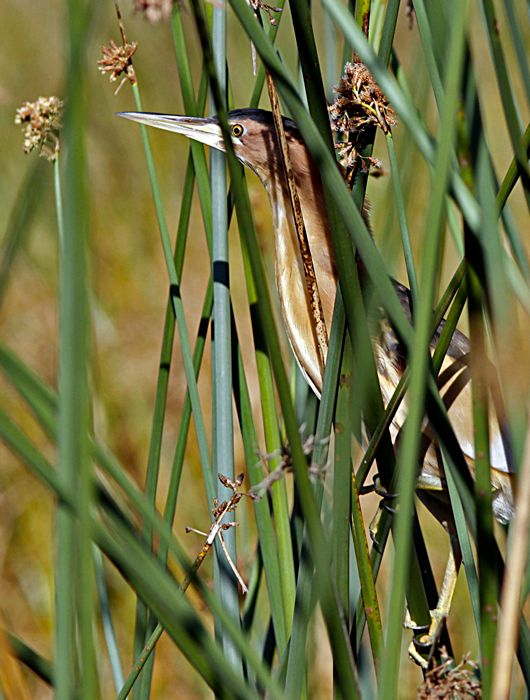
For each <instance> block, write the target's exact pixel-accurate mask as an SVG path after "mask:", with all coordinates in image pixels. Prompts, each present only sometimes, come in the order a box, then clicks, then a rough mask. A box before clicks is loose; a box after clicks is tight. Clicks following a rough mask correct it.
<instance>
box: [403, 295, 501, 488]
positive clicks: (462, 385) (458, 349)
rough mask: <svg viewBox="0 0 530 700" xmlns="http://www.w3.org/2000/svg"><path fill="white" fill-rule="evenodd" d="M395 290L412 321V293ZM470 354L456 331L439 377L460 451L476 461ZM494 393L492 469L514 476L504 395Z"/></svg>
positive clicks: (442, 394) (435, 338) (491, 446)
mask: <svg viewBox="0 0 530 700" xmlns="http://www.w3.org/2000/svg"><path fill="white" fill-rule="evenodd" d="M394 287H395V289H396V292H397V295H398V298H399V300H400V302H401V305H402V307H403V310H404V311H405V314H406V315H407V317H408V318H409V319H411V318H412V313H411V312H412V307H411V293H410V290H409V289H407V287H405V286H404V285H402V284H400V283H399V282H394ZM444 324H445V321H442V322H441V323H440V325H439V326H438V328H437V329H436V332H435V333H434V335H433V338H432V340H431V344H430V347H431V351H434V348H435V347H436V343H437V342H438V339H439V337H440V333H441V331H442V329H443V327H444ZM469 351H470V343H469V339H468V338H467V337H466V336H465V335H464V334H463V333H461V332H460V331H458V330H455V332H454V333H453V336H452V338H451V342H450V343H449V348H448V350H447V354H446V356H445V358H444V360H443V363H442V367H441V369H440V372H439V375H438V385H439V387H440V393H441V396H442V398H443V399H444V402H445V404H446V406H447V409H448V414H449V418H450V419H451V425H452V427H453V430H454V432H455V435H456V437H457V439H458V442H459V444H460V448H461V450H462V452H463V453H464V455H466V457H468V458H469V459H471V460H474V459H475V449H474V444H473V419H472V409H471V385H470V376H471V372H470V364H469V360H470V356H469ZM493 394H494V395H495V399H496V400H494V401H493V402H492V410H491V415H490V426H489V428H490V461H491V466H492V467H493V468H494V469H496V470H498V471H500V472H505V473H508V474H511V473H513V468H512V466H511V465H512V464H513V460H512V459H511V450H510V446H509V441H508V438H507V430H506V427H505V425H504V423H503V419H502V408H501V406H500V401H499V400H498V399H497V396H498V395H499V394H500V392H498V391H494V392H493ZM499 416H500V419H499Z"/></svg>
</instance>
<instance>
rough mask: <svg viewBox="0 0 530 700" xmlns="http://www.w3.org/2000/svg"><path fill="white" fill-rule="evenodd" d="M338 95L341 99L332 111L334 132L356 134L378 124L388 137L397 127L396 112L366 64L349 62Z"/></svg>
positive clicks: (337, 91) (330, 111)
mask: <svg viewBox="0 0 530 700" xmlns="http://www.w3.org/2000/svg"><path fill="white" fill-rule="evenodd" d="M335 92H336V93H337V95H338V97H337V99H336V100H335V102H334V103H333V104H332V105H331V106H330V107H329V108H328V109H329V113H330V115H331V123H332V128H333V130H334V131H340V132H343V131H356V130H358V129H364V128H365V127H367V126H369V125H371V124H374V125H375V126H378V127H379V128H380V129H382V130H383V131H384V133H385V134H386V133H388V132H389V131H390V127H392V126H395V125H396V120H395V118H394V110H393V109H392V107H390V105H389V104H388V100H387V98H386V97H385V95H384V94H383V93H382V91H381V89H380V87H379V86H378V85H377V83H376V82H375V80H374V79H373V77H372V74H371V73H370V71H369V70H368V68H367V67H366V66H365V65H364V63H361V62H359V61H356V62H355V63H346V65H345V66H344V75H343V76H342V78H341V80H340V83H339V84H338V85H337V86H336V87H335Z"/></svg>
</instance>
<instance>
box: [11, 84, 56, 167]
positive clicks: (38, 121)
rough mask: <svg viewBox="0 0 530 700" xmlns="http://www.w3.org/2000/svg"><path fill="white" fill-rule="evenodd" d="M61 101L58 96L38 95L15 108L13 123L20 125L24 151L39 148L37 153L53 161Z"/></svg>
mask: <svg viewBox="0 0 530 700" xmlns="http://www.w3.org/2000/svg"><path fill="white" fill-rule="evenodd" d="M62 111H63V102H62V100H60V99H59V98H58V97H53V96H52V97H39V99H38V100H37V101H36V102H24V104H23V105H22V107H19V108H18V109H17V113H16V116H15V124H20V125H21V126H22V131H23V133H24V153H30V152H31V151H33V150H35V149H39V155H41V156H42V157H43V158H46V159H47V160H49V161H54V160H55V159H56V158H57V154H58V153H59V130H60V128H61V116H62Z"/></svg>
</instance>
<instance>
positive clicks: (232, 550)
mask: <svg viewBox="0 0 530 700" xmlns="http://www.w3.org/2000/svg"><path fill="white" fill-rule="evenodd" d="M212 48H213V58H214V64H215V70H216V73H217V77H218V83H219V88H220V90H221V93H222V95H223V98H224V99H225V100H226V89H227V84H226V7H225V6H214V9H213V27H212ZM211 105H212V109H213V111H216V104H215V102H214V100H213V99H212V103H211ZM210 181H211V188H212V242H213V261H212V262H213V330H212V339H213V362H212V365H213V377H212V393H213V399H214V406H213V411H214V413H213V432H214V435H213V445H214V459H213V467H214V471H215V472H216V473H220V474H223V475H224V476H227V477H228V478H229V479H234V444H233V414H232V349H231V346H232V340H231V326H230V278H229V265H228V218H227V206H226V189H227V188H226V163H225V156H224V154H223V153H221V152H220V151H218V150H216V149H212V150H211V153H210ZM230 495H231V492H230V490H229V489H226V487H224V486H223V485H222V484H221V483H220V482H218V484H217V497H218V499H219V501H220V502H221V501H223V500H225V499H227V498H229V497H230ZM233 520H234V513H231V514H229V515H228V516H227V518H226V521H227V522H231V521H233ZM223 536H224V540H225V543H226V547H227V550H228V553H229V554H230V557H231V559H232V561H233V562H234V563H236V562H237V554H236V531H235V528H231V529H229V530H227V531H226V532H225V533H224V535H223ZM217 545H218V546H217V547H216V555H217V569H216V573H218V575H217V576H216V579H217V580H216V587H217V588H218V591H219V595H220V598H221V600H222V601H223V604H224V606H225V607H226V609H227V610H228V611H230V613H231V614H232V615H233V617H234V619H235V620H237V621H239V600H238V589H237V581H236V579H235V577H234V574H233V572H232V571H231V569H230V567H229V564H228V562H227V561H226V558H225V555H224V553H223V552H222V550H221V547H220V546H219V543H217ZM221 639H222V643H223V648H224V652H225V655H226V657H227V660H228V661H229V662H230V663H231V664H232V665H233V666H235V667H237V666H239V665H240V663H241V661H240V657H239V654H238V653H237V651H236V647H235V646H234V645H233V643H232V642H231V641H230V640H229V639H228V638H227V637H226V635H224V634H223V632H222V631H221Z"/></svg>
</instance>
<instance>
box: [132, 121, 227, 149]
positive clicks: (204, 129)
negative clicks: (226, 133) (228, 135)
mask: <svg viewBox="0 0 530 700" xmlns="http://www.w3.org/2000/svg"><path fill="white" fill-rule="evenodd" d="M118 117H125V119H130V120H131V121H133V122H139V123H140V124H145V125H146V126H154V127H156V128H157V129H164V130H165V131H173V132H174V133H175V134H182V135H183V136H187V137H188V138H189V139H194V140H195V141H200V142H201V143H204V144H206V145H207V146H212V147H213V148H217V149H218V150H220V151H224V150H225V147H224V143H223V135H222V133H221V127H220V126H219V124H218V122H217V120H216V119H207V118H200V117H176V116H174V115H173V114H156V113H154V112H118Z"/></svg>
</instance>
